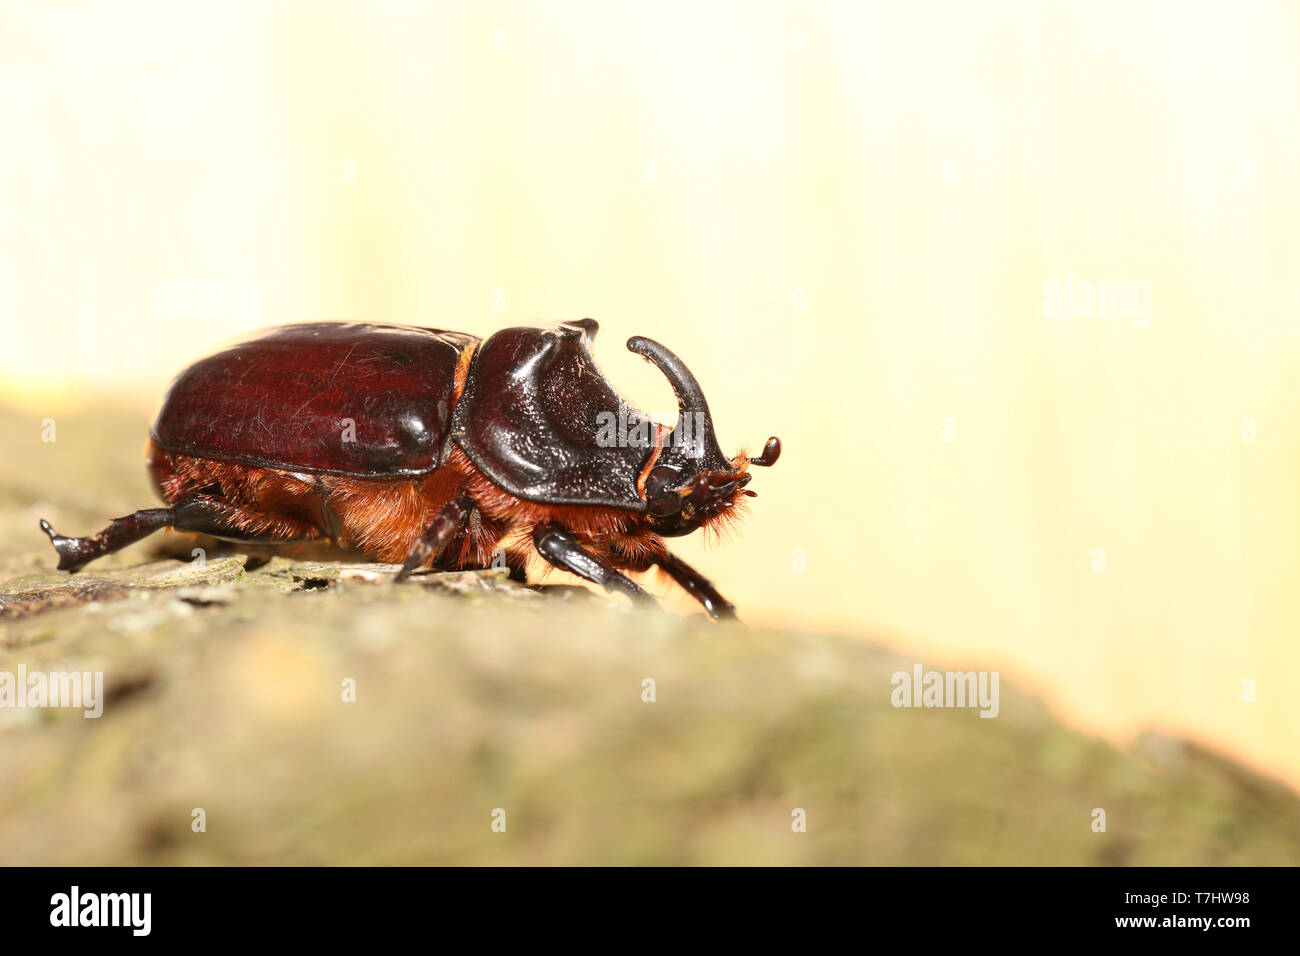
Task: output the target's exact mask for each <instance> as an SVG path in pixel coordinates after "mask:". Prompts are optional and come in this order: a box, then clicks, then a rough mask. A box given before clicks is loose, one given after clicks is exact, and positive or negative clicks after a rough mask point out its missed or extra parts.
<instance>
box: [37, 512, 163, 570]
mask: <svg viewBox="0 0 1300 956" xmlns="http://www.w3.org/2000/svg"><path fill="white" fill-rule="evenodd" d="M174 517H175V515H174V514H173V512H172V509H171V508H145V509H144V510H142V511H137V512H135V513H134V514H129V515H127V516H126V517H124V518H116V519H114V520H113V522H112V523H111V524H110V525H109V526H108V527H107V528H105V529H104V530H103V531H101V532H99V534H96V535H92V536H91V537H89V538H66V537H64V536H63V535H61V534H59V533H58V532H57V531H55V530H54V529H53V528H52V527H50V523H49V522H48V521H46V520H45V519H44V518H42V519H41V530H42V531H44V532H45V533H46V534H47V535H49V537H50V543H51V544H53V545H54V550H55V551H57V552H59V570H60V571H80V570H81V569H82V568H83V567H84V566H85V565H86V564H87V563H88V562H90V561H94V560H95V559H96V558H102V557H103V556H104V555H106V554H111V553H112V552H114V551H120V550H121V549H122V548H125V547H126V546H127V545H128V544H134V543H135V542H137V541H139V540H140V539H141V538H144V537H148V536H149V535H151V534H153V533H154V532H155V531H158V530H159V529H161V528H165V527H167V526H168V525H169V524H171V523H172V520H173V519H174Z"/></svg>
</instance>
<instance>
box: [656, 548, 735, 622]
mask: <svg viewBox="0 0 1300 956" xmlns="http://www.w3.org/2000/svg"><path fill="white" fill-rule="evenodd" d="M655 563H656V564H657V565H659V567H661V568H663V569H664V570H665V571H666V572H668V575H669V577H671V578H672V579H673V580H674V581H676V582H677V583H678V584H680V585H681V586H682V589H683V590H684V591H685V592H686V593H687V594H689V595H690V596H691V597H693V598H695V600H697V601H699V602H700V603H701V604H702V605H704V610H706V611H708V612H709V616H710V617H712V618H713V619H714V620H715V621H722V620H732V621H734V620H736V619H737V618H736V606H735V605H734V604H732V603H731V602H730V601H728V600H727V599H726V598H724V597H723V596H722V595H721V594H719V593H718V589H717V588H715V587H714V586H713V582H712V581H710V580H709V579H708V578H706V577H705V576H704V575H702V574H700V572H699V571H696V570H695V569H694V568H693V567H691V566H690V565H689V564H687V563H686V562H685V561H683V560H682V559H681V558H679V557H677V555H675V554H673V553H672V552H671V551H665V552H664V554H663V556H662V557H657V558H655Z"/></svg>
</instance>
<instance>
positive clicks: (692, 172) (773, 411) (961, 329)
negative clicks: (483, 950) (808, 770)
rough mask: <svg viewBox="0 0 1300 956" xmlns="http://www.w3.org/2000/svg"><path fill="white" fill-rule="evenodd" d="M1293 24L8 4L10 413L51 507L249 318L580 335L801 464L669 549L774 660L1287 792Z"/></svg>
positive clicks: (1293, 649) (1142, 6)
mask: <svg viewBox="0 0 1300 956" xmlns="http://www.w3.org/2000/svg"><path fill="white" fill-rule="evenodd" d="M1298 27H1300V11H1298V10H1297V8H1296V7H1295V6H1294V5H1293V4H1289V3H1286V2H1275V3H1266V2H1259V3H1251V4H1234V3H1226V2H1225V3H1193V2H1170V3H1142V2H1137V3H1135V2H1129V0H1125V2H1087V3H1083V2H1080V3H1030V2H1010V0H1007V2H990V3H984V4H961V3H957V2H948V3H906V4H904V3H894V4H874V3H861V2H842V3H832V2H826V3H816V2H800V3H793V2H783V3H755V2H744V3H739V2H737V3H723V2H710V3H704V4H700V3H688V2H681V3H674V2H664V0H654V2H644V3H630V2H625V3H609V2H601V3H596V2H592V3H577V2H569V0H564V2H553V3H546V4H538V3H527V2H515V3H507V2H484V3H476V4H472V5H471V4H451V3H446V4H443V3H396V2H385V3H361V2H356V3H305V2H304V3H283V2H282V3H246V4H234V3H231V4H225V3H223V4H206V3H202V4H201V3H186V4H169V3H163V2H157V3H142V2H132V3H114V2H97V0H88V2H49V3H32V2H8V3H6V4H4V5H3V7H2V8H0V129H3V131H4V147H5V148H4V149H3V151H0V321H2V322H3V329H4V337H3V342H4V346H3V349H0V402H3V403H4V404H5V405H7V406H9V407H10V408H11V409H14V410H16V411H17V413H19V414H21V415H24V416H30V421H31V426H30V427H31V436H30V437H31V440H32V443H33V444H32V447H31V449H30V453H28V452H27V451H25V452H24V454H23V464H24V465H25V467H26V469H27V470H28V471H29V472H30V473H31V474H29V478H30V477H31V475H32V474H34V475H35V476H37V477H38V478H39V475H40V469H41V467H42V465H41V462H40V460H39V456H40V454H41V446H40V445H39V442H38V436H39V434H40V430H41V427H42V425H41V422H42V420H44V419H46V418H55V419H56V420H57V419H58V417H59V416H61V415H76V414H83V413H86V412H87V411H88V410H93V409H95V408H98V407H102V406H104V405H106V404H111V405H113V406H115V407H117V408H127V409H129V410H131V411H132V412H133V413H135V414H138V416H139V435H140V444H141V445H142V444H143V441H144V436H145V433H146V430H147V427H148V424H149V421H150V418H151V415H152V413H153V411H154V410H155V408H156V405H157V402H158V400H159V399H160V398H161V395H162V393H163V390H164V389H165V387H166V385H167V382H168V381H169V379H170V378H171V376H172V375H173V374H175V373H176V372H177V371H178V370H179V369H180V368H181V367H183V366H184V365H185V364H186V363H187V362H189V361H191V360H192V359H194V358H195V357H197V356H199V355H201V354H203V353H204V352H206V351H207V350H209V349H210V348H212V347H213V346H215V345H216V344H218V343H219V342H222V341H224V340H226V339H228V338H230V337H231V336H232V335H237V334H240V333H242V332H245V331H248V330H250V329H253V328H257V327H260V326H267V325H274V324H278V323H282V322H296V321H303V320H312V319H321V318H338V319H365V320H375V321H386V322H401V323H410V324H420V325H429V326H436V327H443V328H451V329H459V330H465V331H471V332H476V333H479V334H487V333H490V332H491V331H493V330H494V329H497V328H501V327H503V326H506V325H511V324H526V323H533V322H537V321H548V320H557V319H572V318H578V317H582V316H592V317H595V318H597V319H598V320H599V321H600V322H601V326H602V332H601V335H600V337H599V338H598V340H597V344H596V355H597V358H598V360H599V361H600V362H601V363H602V366H603V368H604V369H605V371H606V373H607V374H608V376H609V377H610V379H611V380H612V381H613V382H614V383H616V385H617V386H618V387H619V388H620V389H621V390H622V391H623V392H624V394H625V395H627V396H628V397H629V399H631V400H633V401H634V402H635V403H637V404H639V405H641V406H642V407H644V408H647V409H651V410H659V409H668V408H672V407H673V402H672V398H671V393H670V391H669V389H668V386H667V384H666V382H665V381H664V380H663V379H662V377H660V376H659V375H658V373H657V372H655V371H654V370H652V369H650V368H649V367H648V366H647V365H645V363H643V362H642V361H641V360H640V359H639V358H637V357H634V356H632V355H630V354H629V353H627V352H626V351H625V350H624V347H623V343H624V341H625V340H626V339H627V337H629V336H630V335H634V334H646V335H651V336H653V337H655V338H658V339H660V340H661V341H663V342H664V343H665V344H667V345H668V346H669V347H670V348H672V349H674V350H675V351H677V352H678V353H679V354H680V355H681V356H682V357H683V358H684V359H685V360H686V361H687V362H688V364H689V365H690V366H691V367H692V368H693V369H694V371H695V373H696V375H697V376H698V378H699V379H700V381H701V382H702V383H703V385H704V388H705V391H706V393H707V395H708V396H709V400H710V403H711V405H712V408H713V411H714V414H715V418H716V421H717V428H718V433H719V436H720V438H721V440H722V442H723V444H724V446H726V447H727V450H728V451H729V452H731V451H734V450H735V449H736V448H737V447H739V446H740V445H742V444H743V445H745V446H746V447H748V448H750V449H755V448H759V447H761V444H762V441H763V440H764V439H765V438H766V437H767V436H768V435H771V434H776V435H779V436H780V437H781V438H782V440H783V442H784V445H785V454H784V457H783V458H782V460H781V462H780V464H779V465H778V466H777V467H775V468H773V469H772V470H770V471H765V472H762V473H761V474H759V475H758V476H757V478H756V480H755V482H754V485H753V486H752V487H754V488H755V489H756V490H757V491H758V492H759V497H758V498H757V499H756V500H755V501H754V502H753V510H752V515H751V517H750V519H749V521H748V522H747V524H746V526H745V528H744V530H743V532H742V533H741V534H740V535H738V536H737V537H735V538H734V539H732V540H730V541H728V542H726V543H724V544H723V545H722V546H720V547H715V548H710V549H706V548H705V547H704V544H703V543H702V542H700V541H697V540H686V541H683V542H680V553H681V554H682V555H683V556H684V557H685V558H686V559H687V560H689V561H691V562H693V563H695V564H697V565H698V566H700V567H701V568H702V569H703V570H704V571H705V572H706V573H708V574H709V575H710V576H711V577H712V578H714V580H715V581H716V582H717V583H718V585H719V587H720V589H721V590H722V591H723V592H724V593H725V594H727V595H728V596H729V597H730V598H731V599H732V600H733V601H735V602H736V603H737V604H738V606H739V607H740V608H741V610H742V615H743V617H744V618H745V619H746V620H747V621H748V622H749V623H751V624H772V625H781V626H787V627H789V626H793V627H798V628H804V629H808V630H813V631H835V632H842V633H845V634H851V635H856V636H862V637H870V638H872V639H874V640H879V641H882V642H884V643H886V644H888V645H889V646H891V647H893V648H895V649H897V650H899V651H900V652H904V653H906V654H907V655H910V656H912V657H914V658H916V659H919V660H922V661H924V662H926V664H927V666H945V665H947V666H954V667H962V668H964V667H981V668H987V669H996V670H1000V671H1001V673H1002V674H1003V675H1004V677H1008V678H1013V679H1014V680H1016V681H1017V682H1019V684H1020V686H1022V687H1028V688H1030V689H1031V690H1035V691H1037V692H1038V693H1040V694H1042V695H1043V696H1044V698H1045V699H1046V700H1047V701H1048V703H1049V706H1050V707H1051V708H1052V709H1053V711H1054V712H1055V713H1057V714H1058V715H1059V716H1061V717H1062V718H1064V719H1065V720H1066V721H1067V722H1069V723H1071V724H1072V725H1074V726H1077V727H1080V728H1083V729H1087V730H1089V731H1091V732H1095V733H1099V734H1101V735H1103V736H1106V737H1108V738H1109V739H1112V740H1115V741H1124V740H1126V739H1128V738H1130V737H1131V736H1132V735H1134V734H1135V733H1137V732H1138V731H1140V730H1142V729H1143V728H1157V729H1161V730H1164V731H1168V732H1172V733H1179V734H1185V735H1190V736H1191V737H1193V738H1194V739H1196V740H1198V741H1201V742H1203V743H1204V744H1206V745H1208V746H1210V747H1212V748H1215V749H1218V750H1220V751H1224V752H1230V753H1232V754H1233V755H1234V756H1236V757H1238V758H1239V759H1241V760H1243V761H1244V762H1246V763H1248V764H1250V765H1252V766H1254V767H1256V768H1258V769H1261V770H1263V771H1265V772H1267V773H1269V774H1272V775H1274V776H1278V777H1281V778H1283V779H1286V780H1288V781H1289V782H1290V783H1291V784H1292V785H1293V786H1294V785H1300V747H1297V745H1296V744H1297V737H1298V732H1300V668H1297V664H1298V663H1300V650H1297V644H1298V642H1297V623H1298V622H1300V591H1298V589H1297V588H1296V586H1295V583H1296V581H1297V580H1300V547H1298V545H1297V542H1298V541H1300V496H1298V495H1297V491H1298V490H1300V375H1297V372H1298V371H1300V316H1298V315H1297V310H1298V308H1300V278H1298V276H1300V270H1298V269H1297V266H1298V265H1300V262H1298V259H1300V239H1297V230H1296V223H1297V222H1298V221H1300V185H1298V181H1297V177H1296V170H1297V169H1300V133H1297V130H1296V126H1295V123H1294V114H1295V105H1296V102H1297V100H1298V98H1300V57H1298V56H1297V52H1300V49H1298V45H1300V39H1298V38H1300V31H1298ZM1121 293H1122V294H1121ZM64 440H65V439H62V438H61V439H60V441H64ZM120 455H121V458H122V459H123V461H124V462H126V464H127V466H129V467H131V468H134V467H136V464H135V463H136V462H137V461H138V460H139V456H140V446H137V445H130V446H124V447H122V448H121V450H120ZM86 464H87V468H88V469H93V468H94V467H95V464H96V463H95V462H93V461H87V463H86ZM120 466H121V463H119V462H115V463H114V464H113V466H112V467H115V468H116V467H120ZM139 473H140V484H139V488H140V494H141V500H140V502H139V506H141V507H144V506H147V505H148V504H149V503H150V500H151V499H150V498H149V496H148V486H147V483H146V481H145V477H144V470H143V465H142V464H141V465H140V467H139ZM88 480H89V479H88ZM106 517H107V516H106ZM75 530H78V531H83V532H84V531H88V530H91V529H75ZM33 534H35V530H34V529H33ZM37 546H38V543H33V544H32V547H33V548H34V547H37ZM660 590H665V591H666V590H667V589H663V588H660ZM672 600H674V601H675V602H677V603H674V604H673V607H674V608H676V609H678V610H680V611H689V610H690V607H689V604H688V603H685V602H681V601H678V599H677V598H673V599H672ZM1252 687H1253V688H1254V689H1255V696H1254V699H1253V700H1251V699H1248V698H1249V697H1250V696H1251V695H1250V694H1249V693H1244V691H1245V690H1248V689H1249V688H1252ZM1244 698H1247V699H1244Z"/></svg>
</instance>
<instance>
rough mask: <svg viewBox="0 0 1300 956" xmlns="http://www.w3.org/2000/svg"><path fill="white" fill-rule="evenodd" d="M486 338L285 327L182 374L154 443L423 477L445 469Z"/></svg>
mask: <svg viewBox="0 0 1300 956" xmlns="http://www.w3.org/2000/svg"><path fill="white" fill-rule="evenodd" d="M477 342H478V339H477V337H475V336H472V335H466V334H464V333H460V332H446V331H442V330H439V329H424V328H417V327H414V326H400V325H377V324H370V323H349V322H311V323H304V324H301V325H284V326H279V327H277V328H274V329H271V330H270V331H268V332H266V333H264V334H262V335H260V336H258V337H257V338H253V339H248V340H245V341H242V342H238V343H236V344H234V345H231V346H229V347H227V348H225V349H223V350H222V351H220V352H217V353H216V354H214V355H211V356H209V357H207V358H205V359H201V360H200V361H198V362H196V363H194V364H193V365H191V366H190V367H189V368H187V369H185V371H183V372H181V374H180V375H178V376H177V377H176V379H175V381H173V382H172V385H171V388H170V389H168V392H167V396H166V398H165V399H164V400H163V406H162V410H161V411H160V412H159V413H158V418H157V421H155V423H154V426H153V432H152V437H153V440H154V441H155V442H156V443H157V444H158V445H159V446H160V447H162V448H165V449H167V450H169V451H173V452H178V453H181V454H185V455H193V456H196V457H201V458H210V459H214V460H217V461H236V462H243V463H245V464H251V465H257V466H260V467H266V468H281V469H286V470H289V471H304V472H313V473H319V474H333V475H356V476H366V477H380V476H399V475H420V474H424V473H427V472H429V471H431V470H433V469H434V468H437V467H438V465H439V455H440V451H441V449H442V445H443V440H444V438H445V437H446V434H447V430H448V427H449V424H450V420H451V413H452V408H453V406H454V405H455V400H456V393H457V388H458V382H457V370H458V366H459V365H460V362H461V356H462V354H464V353H465V352H466V351H467V350H469V349H471V348H472V347H473V346H474V345H475V344H477ZM462 374H463V369H462Z"/></svg>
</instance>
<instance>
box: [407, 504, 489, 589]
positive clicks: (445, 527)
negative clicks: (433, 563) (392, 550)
mask: <svg viewBox="0 0 1300 956" xmlns="http://www.w3.org/2000/svg"><path fill="white" fill-rule="evenodd" d="M473 509H474V502H473V501H471V500H470V499H469V498H468V497H467V496H465V495H461V496H460V497H459V498H453V499H451V501H449V502H447V503H446V504H445V505H443V506H442V510H441V511H439V512H438V516H437V517H436V518H434V519H433V524H431V525H429V530H428V531H426V532H424V534H422V535H420V537H418V538H416V539H415V543H414V544H413V545H411V550H410V552H409V553H408V554H407V555H406V561H405V563H403V564H402V570H400V571H398V572H397V580H398V581H405V580H406V579H407V578H409V577H410V576H411V572H412V571H414V570H415V569H416V568H418V567H420V566H421V565H422V564H424V563H425V562H426V561H429V560H430V559H437V557H438V555H440V554H442V551H443V549H444V548H446V547H447V545H448V544H449V543H450V542H451V539H452V537H453V536H454V535H455V534H456V532H457V531H459V530H460V529H461V527H462V526H463V525H464V524H465V519H466V518H468V517H469V513H470V512H471V511H472V510H473Z"/></svg>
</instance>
